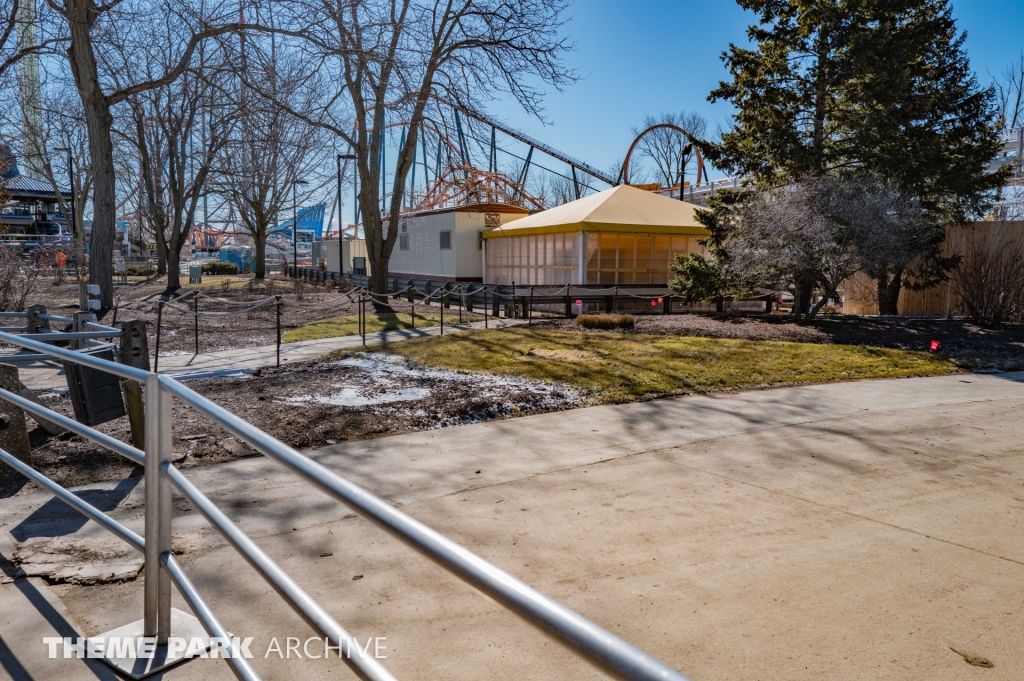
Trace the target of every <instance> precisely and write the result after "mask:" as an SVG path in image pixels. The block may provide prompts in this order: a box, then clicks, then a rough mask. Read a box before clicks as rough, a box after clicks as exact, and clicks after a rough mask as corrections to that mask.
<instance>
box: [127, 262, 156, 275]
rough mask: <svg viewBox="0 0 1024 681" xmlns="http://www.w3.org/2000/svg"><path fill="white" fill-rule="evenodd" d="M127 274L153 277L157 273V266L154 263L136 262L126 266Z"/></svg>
mask: <svg viewBox="0 0 1024 681" xmlns="http://www.w3.org/2000/svg"><path fill="white" fill-rule="evenodd" d="M125 274H127V275H128V276H129V277H152V276H153V275H154V274H156V268H155V267H153V266H152V265H144V264H134V265H127V266H126V267H125Z"/></svg>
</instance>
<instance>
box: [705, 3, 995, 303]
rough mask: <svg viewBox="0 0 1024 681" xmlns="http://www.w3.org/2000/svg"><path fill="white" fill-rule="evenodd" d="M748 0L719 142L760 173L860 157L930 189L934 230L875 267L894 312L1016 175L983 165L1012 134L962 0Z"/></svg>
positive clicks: (760, 181) (727, 162) (731, 165)
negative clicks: (949, 240) (958, 229)
mask: <svg viewBox="0 0 1024 681" xmlns="http://www.w3.org/2000/svg"><path fill="white" fill-rule="evenodd" d="M737 2H738V3H739V4H740V5H741V6H742V7H743V8H745V9H748V10H751V11H754V12H756V13H757V15H758V24H756V25H754V26H751V27H750V28H749V29H748V37H749V38H750V41H751V43H752V44H753V47H751V48H742V47H738V46H736V45H730V47H729V50H728V51H727V52H726V53H725V54H723V60H724V61H725V63H726V64H727V65H728V67H729V70H730V73H731V74H732V80H731V81H729V82H722V83H721V84H720V85H719V87H718V88H717V89H716V90H714V91H713V92H712V93H711V95H710V97H709V99H710V100H711V101H717V100H720V99H724V100H728V101H730V102H731V103H732V104H733V105H734V106H735V107H736V109H737V114H736V116H735V118H734V121H733V127H732V128H731V129H730V130H728V131H727V132H726V133H724V134H723V136H722V141H721V142H720V143H719V144H716V145H709V147H710V148H709V149H708V152H707V154H706V155H707V156H708V157H710V158H711V159H712V161H713V162H715V163H716V164H717V165H719V166H720V167H725V168H728V169H730V170H731V171H732V172H735V173H738V174H742V175H745V176H747V177H749V178H751V179H752V180H753V181H754V182H755V183H756V184H757V185H759V186H761V187H771V186H778V185H780V184H785V183H789V182H794V181H799V180H801V178H804V177H806V176H808V175H812V176H813V175H819V174H825V173H835V172H839V171H851V170H852V171H854V172H856V171H863V172H867V173H871V174H873V175H875V176H877V177H881V178H883V179H885V180H887V181H892V182H896V183H898V184H899V185H900V186H901V188H902V189H903V190H904V191H906V192H908V193H910V194H912V195H914V196H916V197H918V199H919V200H920V201H921V202H922V204H923V205H924V206H925V207H926V209H927V214H928V218H929V223H928V224H929V226H930V227H929V229H930V232H929V234H928V235H927V238H923V239H919V240H916V241H915V248H916V249H917V250H916V252H914V253H912V254H910V256H911V257H907V254H903V257H901V258H899V259H898V261H897V262H887V261H885V260H884V259H883V260H878V261H876V262H874V263H872V265H871V266H870V267H869V272H870V274H871V275H872V276H873V277H874V278H875V279H876V282H877V285H878V299H879V300H878V302H879V312H880V313H882V314H895V313H896V311H897V310H896V302H897V300H898V297H899V292H900V290H901V288H902V287H903V286H904V285H909V286H912V287H914V288H923V287H928V286H931V285H934V284H935V283H937V282H938V281H941V280H942V279H943V278H944V277H945V276H946V273H947V272H948V270H949V268H950V267H951V266H952V265H953V264H954V261H953V260H952V259H948V258H946V259H944V258H942V257H941V253H940V245H941V243H942V241H943V238H944V236H945V227H946V226H947V225H950V224H958V223H962V222H964V221H966V220H968V219H970V218H972V217H975V216H977V215H980V214H981V213H982V212H983V210H984V208H985V206H986V203H987V201H989V199H990V197H991V196H992V194H993V192H994V190H995V189H996V188H998V187H999V186H1001V185H1002V184H1003V181H1004V175H1003V174H1002V173H996V174H989V175H986V174H985V172H984V169H985V164H986V163H987V162H988V161H989V160H990V159H991V158H992V157H993V156H994V155H995V154H996V152H997V150H998V145H999V141H998V137H997V131H996V128H995V123H996V120H997V118H998V112H997V107H996V106H995V95H994V92H993V90H992V89H991V88H989V89H983V88H981V87H980V86H979V84H978V81H977V79H976V78H975V76H974V75H973V73H972V72H971V69H970V63H969V61H968V59H967V55H966V53H965V51H964V49H963V44H964V38H965V35H964V34H963V33H962V32H960V31H958V30H957V28H956V23H955V21H954V19H953V17H952V10H951V7H950V4H949V1H948V0H737ZM799 293H800V292H798V297H805V296H802V295H799ZM803 293H806V294H809V291H808V292H803Z"/></svg>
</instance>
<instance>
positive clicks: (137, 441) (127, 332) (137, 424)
mask: <svg viewBox="0 0 1024 681" xmlns="http://www.w3.org/2000/svg"><path fill="white" fill-rule="evenodd" d="M119 326H120V327H121V330H122V331H123V332H124V335H123V336H121V349H120V352H118V353H117V354H116V355H115V356H116V357H117V360H118V361H119V362H120V363H121V364H124V365H125V366H130V367H134V368H136V369H142V370H143V371H149V340H148V339H147V337H146V326H147V325H146V322H144V321H142V320H134V321H128V322H121V323H120V325H119ZM121 390H122V391H123V392H124V405H125V407H126V408H127V410H128V423H129V425H131V429H132V446H133V447H135V448H136V449H145V448H146V407H145V405H144V404H143V401H142V386H141V385H139V382H138V381H122V382H121Z"/></svg>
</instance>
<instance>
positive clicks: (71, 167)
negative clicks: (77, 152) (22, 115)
mask: <svg viewBox="0 0 1024 681" xmlns="http://www.w3.org/2000/svg"><path fill="white" fill-rule="evenodd" d="M54 151H66V152H67V154H68V184H69V185H70V186H71V216H70V221H71V236H72V237H74V236H75V235H76V234H77V233H78V229H77V228H76V226H75V223H76V222H77V220H76V218H75V157H74V156H72V155H71V149H69V148H68V147H57V148H56V149H54Z"/></svg>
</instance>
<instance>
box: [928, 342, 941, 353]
mask: <svg viewBox="0 0 1024 681" xmlns="http://www.w3.org/2000/svg"><path fill="white" fill-rule="evenodd" d="M941 346H942V343H940V342H939V341H937V340H933V341H932V342H931V345H929V346H928V347H929V348H930V349H931V351H932V352H938V351H939V348H940V347H941Z"/></svg>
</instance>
